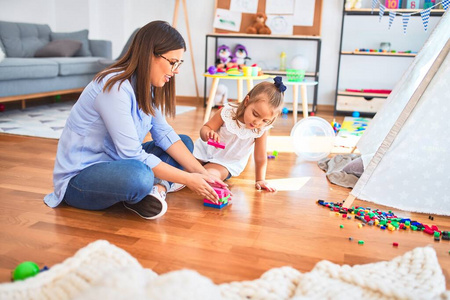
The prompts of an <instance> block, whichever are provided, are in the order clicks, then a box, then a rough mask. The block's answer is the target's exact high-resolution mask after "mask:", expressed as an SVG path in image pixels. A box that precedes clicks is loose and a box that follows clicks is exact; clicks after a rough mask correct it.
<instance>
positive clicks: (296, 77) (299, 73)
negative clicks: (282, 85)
mask: <svg viewBox="0 0 450 300" xmlns="http://www.w3.org/2000/svg"><path fill="white" fill-rule="evenodd" d="M286 76H287V80H288V81H290V82H301V81H303V80H304V79H305V70H297V69H287V70H286Z"/></svg>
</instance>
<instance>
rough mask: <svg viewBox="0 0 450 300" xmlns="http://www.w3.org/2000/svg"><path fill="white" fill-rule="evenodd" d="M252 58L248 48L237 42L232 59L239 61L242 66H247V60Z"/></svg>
mask: <svg viewBox="0 0 450 300" xmlns="http://www.w3.org/2000/svg"><path fill="white" fill-rule="evenodd" d="M250 59H251V58H250V57H248V52H247V48H245V46H244V45H241V44H237V45H236V47H234V51H233V59H232V61H233V62H235V63H237V64H238V66H239V67H240V68H242V66H245V65H246V64H247V60H250Z"/></svg>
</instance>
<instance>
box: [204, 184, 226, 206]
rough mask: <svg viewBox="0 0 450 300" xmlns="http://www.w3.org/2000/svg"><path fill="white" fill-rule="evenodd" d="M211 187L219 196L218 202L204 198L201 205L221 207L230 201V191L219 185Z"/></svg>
mask: <svg viewBox="0 0 450 300" xmlns="http://www.w3.org/2000/svg"><path fill="white" fill-rule="evenodd" d="M212 188H213V189H214V191H215V192H216V193H217V195H218V196H219V204H216V203H214V202H212V201H211V200H209V199H206V198H205V199H203V205H204V206H208V207H213V208H218V209H221V208H222V207H224V206H227V205H228V202H229V201H231V193H230V191H229V190H228V189H225V188H221V187H215V186H213V187H212Z"/></svg>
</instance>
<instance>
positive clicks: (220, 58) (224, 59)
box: [216, 45, 233, 69]
mask: <svg viewBox="0 0 450 300" xmlns="http://www.w3.org/2000/svg"><path fill="white" fill-rule="evenodd" d="M216 55H217V60H216V67H217V68H220V69H224V68H226V67H230V66H231V65H232V62H231V60H232V59H233V56H232V55H231V49H230V47H228V46H227V45H221V46H219V47H218V48H217V52H216Z"/></svg>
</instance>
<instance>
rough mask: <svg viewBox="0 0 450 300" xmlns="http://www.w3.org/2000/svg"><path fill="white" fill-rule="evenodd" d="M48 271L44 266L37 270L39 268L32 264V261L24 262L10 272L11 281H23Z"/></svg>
mask: <svg viewBox="0 0 450 300" xmlns="http://www.w3.org/2000/svg"><path fill="white" fill-rule="evenodd" d="M46 270H48V268H47V267H46V266H45V267H43V268H42V270H40V269H39V266H38V265H37V264H36V263H34V262H32V261H25V262H23V263H20V264H19V265H18V266H17V267H16V268H15V269H14V271H13V272H12V276H11V277H12V278H11V279H12V280H13V281H17V280H25V279H27V278H29V277H33V276H36V275H37V274H38V273H39V272H43V271H46Z"/></svg>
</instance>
